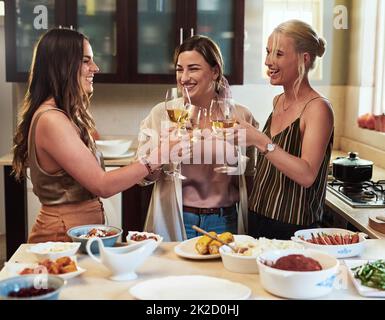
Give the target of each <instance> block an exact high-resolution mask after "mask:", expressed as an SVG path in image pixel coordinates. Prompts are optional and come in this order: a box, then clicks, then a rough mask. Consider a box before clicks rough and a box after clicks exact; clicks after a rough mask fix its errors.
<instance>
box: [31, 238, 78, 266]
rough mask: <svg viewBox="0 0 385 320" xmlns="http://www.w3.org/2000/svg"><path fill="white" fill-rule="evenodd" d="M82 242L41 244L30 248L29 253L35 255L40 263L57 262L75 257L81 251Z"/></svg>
mask: <svg viewBox="0 0 385 320" xmlns="http://www.w3.org/2000/svg"><path fill="white" fill-rule="evenodd" d="M79 247H80V242H52V241H49V242H41V243H37V244H35V245H32V246H30V247H29V248H28V249H27V251H28V252H30V253H33V254H34V255H35V256H36V257H37V259H38V260H39V261H41V260H44V259H50V260H56V259H58V258H61V257H67V256H69V257H70V256H74V255H75V254H76V252H77V251H78V250H79Z"/></svg>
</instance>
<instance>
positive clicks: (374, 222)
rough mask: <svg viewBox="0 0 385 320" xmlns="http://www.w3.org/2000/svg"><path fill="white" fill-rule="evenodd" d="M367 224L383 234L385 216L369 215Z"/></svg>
mask: <svg viewBox="0 0 385 320" xmlns="http://www.w3.org/2000/svg"><path fill="white" fill-rule="evenodd" d="M369 226H370V227H371V228H373V229H374V230H376V231H378V232H381V233H384V234H385V216H383V215H382V216H376V217H369Z"/></svg>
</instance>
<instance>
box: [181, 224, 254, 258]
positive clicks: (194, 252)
mask: <svg viewBox="0 0 385 320" xmlns="http://www.w3.org/2000/svg"><path fill="white" fill-rule="evenodd" d="M210 233H212V234H214V235H216V236H218V237H219V238H220V239H221V240H222V241H224V242H226V243H231V242H234V241H240V242H243V241H247V240H250V238H251V239H253V238H252V237H250V236H247V235H237V234H235V235H233V234H232V233H231V232H223V233H221V234H216V233H215V232H213V231H211V232H210ZM221 246H222V244H221V243H220V242H219V241H216V240H212V239H211V238H209V237H208V236H199V237H195V238H191V239H188V240H185V241H183V242H181V243H179V244H178V245H176V246H175V247H174V252H175V253H176V254H177V255H178V256H180V257H182V258H187V259H194V260H207V259H218V258H220V257H221V255H220V253H219V248H220V247H221Z"/></svg>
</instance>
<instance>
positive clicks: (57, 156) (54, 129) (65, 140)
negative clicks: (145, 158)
mask: <svg viewBox="0 0 385 320" xmlns="http://www.w3.org/2000/svg"><path fill="white" fill-rule="evenodd" d="M36 146H37V152H38V157H39V162H40V163H41V160H43V159H49V160H50V161H51V163H54V162H56V164H57V165H58V166H59V167H60V168H63V169H64V170H65V171H66V172H67V173H68V174H69V175H71V176H72V177H73V178H74V179H75V180H76V181H78V182H79V183H80V184H81V185H82V186H84V187H85V188H86V189H87V190H89V191H90V192H91V193H93V194H95V195H97V196H101V197H104V198H107V197H109V196H111V195H114V194H116V193H118V192H121V191H123V190H126V189H128V188H130V187H131V186H133V185H134V184H135V183H137V182H138V181H139V180H140V179H142V178H143V177H145V176H146V175H147V174H148V170H147V168H146V167H145V166H144V165H143V164H141V163H140V162H134V163H132V164H131V165H129V166H125V167H122V168H119V169H116V170H113V171H109V172H105V171H104V170H103V169H102V168H101V167H100V165H99V163H98V162H97V160H96V158H95V156H94V155H93V154H92V152H91V151H90V150H89V149H88V148H87V147H86V146H85V144H84V143H83V141H82V140H81V139H80V137H79V135H78V133H77V131H76V129H75V127H74V126H73V124H72V123H71V122H70V121H69V120H68V118H67V117H66V116H65V115H64V114H62V113H59V112H49V113H46V114H44V115H42V116H41V118H40V120H39V122H38V125H37V127H36ZM40 158H41V159H40Z"/></svg>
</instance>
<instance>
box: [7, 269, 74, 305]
mask: <svg viewBox="0 0 385 320" xmlns="http://www.w3.org/2000/svg"><path fill="white" fill-rule="evenodd" d="M65 283H66V281H65V280H63V279H62V278H60V277H58V276H53V275H47V274H38V275H36V274H34V275H23V276H16V277H12V278H7V279H5V280H2V281H0V300H20V299H22V300H57V299H58V297H59V293H60V290H61V289H62V288H63V286H64V285H65Z"/></svg>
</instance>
